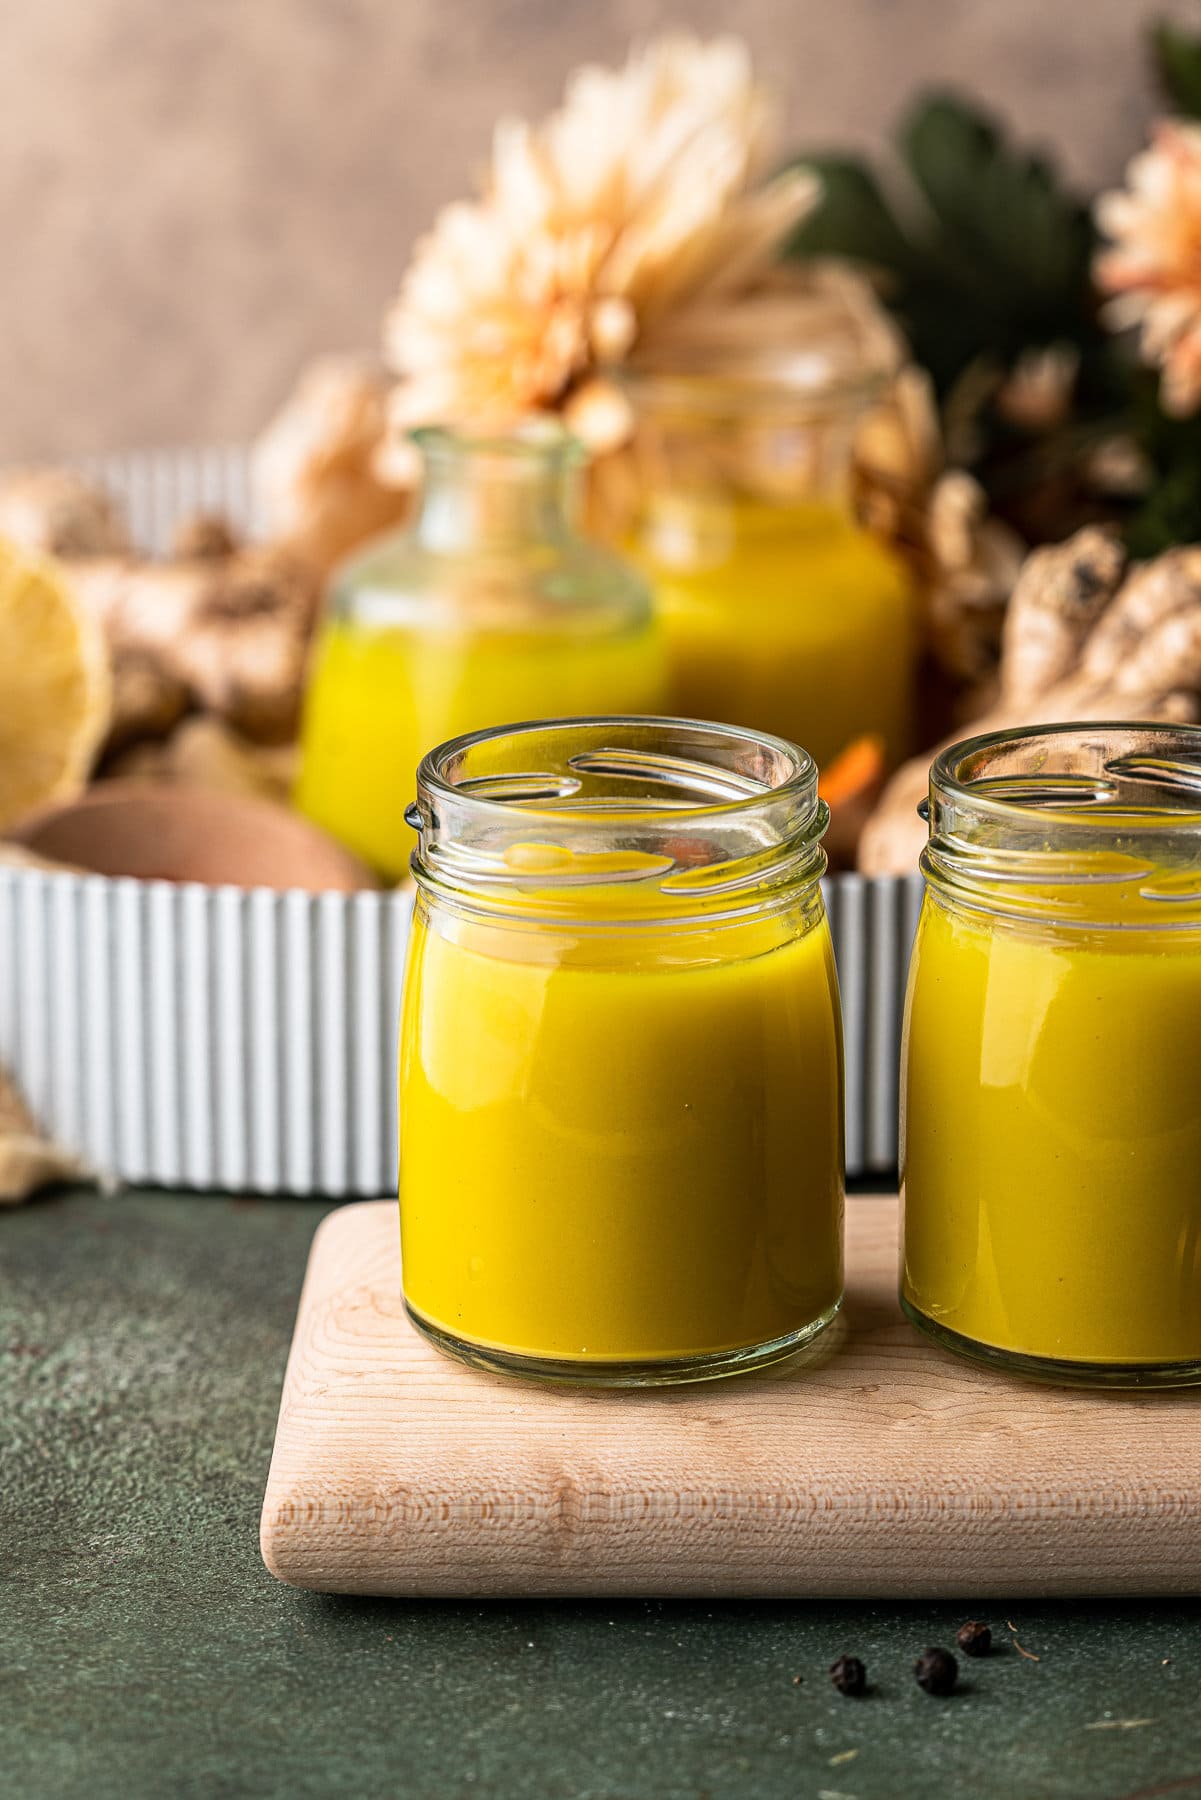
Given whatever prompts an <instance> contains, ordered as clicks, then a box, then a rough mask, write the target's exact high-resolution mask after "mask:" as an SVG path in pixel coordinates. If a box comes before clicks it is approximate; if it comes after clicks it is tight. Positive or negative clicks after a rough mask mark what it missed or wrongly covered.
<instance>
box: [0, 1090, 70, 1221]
mask: <svg viewBox="0 0 1201 1800" xmlns="http://www.w3.org/2000/svg"><path fill="white" fill-rule="evenodd" d="M84 1174H85V1171H84V1169H83V1167H82V1165H81V1164H80V1162H79V1160H78V1158H77V1157H74V1156H71V1155H70V1154H69V1153H68V1152H67V1151H66V1150H60V1149H59V1147H58V1145H57V1144H53V1143H51V1142H50V1140H49V1139H48V1138H46V1137H43V1136H42V1133H41V1132H40V1131H39V1130H38V1127H37V1125H36V1123H35V1122H34V1119H33V1116H32V1114H31V1113H30V1111H29V1108H28V1107H27V1106H26V1105H25V1102H24V1101H23V1100H22V1098H21V1096H20V1094H19V1093H18V1092H17V1090H16V1088H15V1087H14V1086H13V1083H12V1081H11V1080H10V1078H9V1076H8V1075H6V1074H5V1072H4V1070H3V1069H0V1206H15V1205H17V1204H18V1203H19V1202H20V1201H22V1200H28V1198H29V1196H30V1195H31V1194H35V1193H36V1192H37V1191H38V1189H39V1188H44V1187H49V1186H50V1184H51V1183H52V1182H55V1181H78V1180H80V1179H81V1178H83V1177H84Z"/></svg>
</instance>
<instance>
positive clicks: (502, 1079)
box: [400, 902, 843, 1364]
mask: <svg viewBox="0 0 1201 1800" xmlns="http://www.w3.org/2000/svg"><path fill="white" fill-rule="evenodd" d="M400 1110H401V1134H400V1135H401V1148H400V1212H401V1238H402V1244H403V1260H404V1287H405V1296H406V1299H407V1301H408V1303H409V1305H410V1307H412V1308H413V1309H414V1311H415V1312H416V1313H417V1315H418V1316H419V1317H420V1318H421V1319H422V1320H424V1321H425V1322H427V1323H428V1324H431V1325H432V1326H434V1327H435V1328H436V1329H437V1330H439V1331H441V1332H444V1333H448V1334H450V1335H451V1336H452V1337H454V1338H456V1339H459V1340H467V1341H468V1342H469V1343H473V1344H476V1345H481V1346H484V1347H487V1348H490V1349H501V1350H505V1351H508V1352H510V1353H516V1354H520V1355H525V1356H530V1357H539V1358H553V1359H556V1360H561V1361H562V1360H568V1361H572V1362H576V1363H583V1364H587V1363H588V1362H590V1361H610V1362H612V1361H618V1362H627V1361H644V1360H645V1361H653V1360H654V1359H674V1358H681V1357H692V1356H704V1355H707V1354H710V1353H714V1352H721V1351H726V1350H731V1349H736V1348H739V1347H742V1346H752V1345H761V1344H766V1343H770V1342H772V1341H774V1340H778V1339H781V1338H785V1337H788V1336H790V1335H791V1334H793V1333H795V1332H798V1331H801V1330H803V1329H804V1328H806V1327H809V1326H811V1325H813V1324H814V1323H815V1322H816V1321H818V1320H820V1319H821V1318H823V1316H826V1315H828V1314H829V1313H830V1311H831V1309H832V1308H834V1307H835V1306H836V1304H837V1302H838V1300H839V1297H840V1295H841V1292H842V1205H843V1194H842V1188H843V1183H842V1049H841V1037H840V1027H839V1015H838V1001H837V986H836V977H835V973H834V961H833V954H832V950H831V944H830V936H829V931H828V928H827V925H826V922H825V918H824V916H823V915H821V914H818V916H817V917H816V918H814V917H813V916H812V915H810V916H809V917H808V919H806V920H802V918H801V917H800V916H799V914H792V913H790V914H788V915H786V916H784V917H780V916H777V917H775V918H770V919H763V918H759V919H755V920H752V921H750V922H744V923H740V924H735V925H725V926H714V925H709V926H704V927H696V926H693V927H690V928H688V929H687V930H684V929H681V928H679V927H676V926H672V927H670V928H669V927H668V926H666V925H664V926H663V927H662V928H661V929H660V928H659V927H658V926H656V925H655V924H654V923H650V924H645V923H640V924H639V925H637V926H635V927H632V928H631V927H629V926H625V927H624V928H623V929H621V930H613V931H606V930H604V929H603V928H602V929H600V930H597V929H596V928H592V929H590V930H588V931H579V932H578V933H573V931H572V927H571V925H570V923H562V922H559V923H558V924H557V925H556V926H548V925H547V923H546V922H544V921H539V922H538V923H537V925H536V926H534V927H532V928H531V927H530V926H528V925H527V926H524V927H516V928H515V927H513V926H493V925H487V924H482V923H480V922H478V921H467V920H464V919H462V918H458V917H455V916H453V915H450V914H448V913H446V912H444V911H442V910H441V909H438V910H437V911H433V912H428V911H427V910H426V907H425V904H424V902H423V903H422V905H421V906H419V908H418V914H417V920H416V924H415V928H414V936H413V940H412V944H411V947H410V952H409V964H408V972H407V977H406V988H405V1001H404V1007H403V1018H402V1029H401V1074H400Z"/></svg>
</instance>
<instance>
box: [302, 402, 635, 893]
mask: <svg viewBox="0 0 1201 1800" xmlns="http://www.w3.org/2000/svg"><path fill="white" fill-rule="evenodd" d="M415 435H416V441H417V444H418V446H419V448H420V450H421V453H422V457H423V461H424V483H423V489H422V498H421V502H420V506H419V508H418V512H417V516H416V519H415V520H414V522H413V523H412V524H411V525H410V526H408V527H406V528H405V529H403V530H401V531H399V532H396V533H390V534H389V535H388V536H386V537H384V538H380V539H378V540H376V541H375V542H374V543H372V544H370V545H369V546H367V547H366V548H365V549H364V550H363V551H361V552H360V553H359V554H358V555H357V556H355V557H353V558H352V559H351V560H350V561H349V562H347V563H346V564H344V565H343V566H342V568H341V569H340V570H339V571H338V572H337V573H336V574H335V576H334V579H333V581H332V583H331V587H330V592H329V596H328V600H327V606H326V614H325V618H324V621H323V624H322V626H321V627H320V629H319V632H318V637H317V641H316V643H315V646H314V651H313V658H312V663H311V666H310V673H309V682H308V689H307V693H306V697H305V706H304V715H303V720H302V725H301V763H300V775H299V779H298V783H297V788H296V795H295V799H296V804H297V805H298V807H299V808H300V810H301V811H302V812H304V813H306V814H307V815H308V816H309V818H311V819H313V820H315V821H316V822H317V824H319V825H322V826H324V827H325V828H326V830H327V831H329V832H331V833H332V834H333V835H334V836H335V837H337V838H340V839H341V841H342V842H343V843H344V844H346V845H348V846H349V848H350V849H352V850H354V851H355V852H357V854H358V855H359V856H361V857H363V858H364V859H365V860H366V861H367V862H369V863H370V864H372V866H373V867H375V868H376V869H378V870H380V871H381V872H382V873H383V874H384V875H386V876H389V877H392V878H394V879H395V878H398V877H400V876H401V875H403V874H404V873H405V872H406V871H407V868H408V862H409V854H410V851H411V850H412V847H413V844H414V841H415V840H414V837H413V833H412V831H411V830H410V828H409V827H408V826H407V825H406V824H405V822H404V809H405V806H406V805H407V803H408V801H409V800H410V799H411V797H412V792H413V777H414V772H415V770H416V768H417V765H418V763H419V762H420V761H421V758H422V757H423V756H424V755H425V753H426V752H427V751H428V750H431V749H432V748H433V747H434V745H435V744H438V743H441V742H442V741H443V740H444V739H446V738H448V737H453V736H455V735H457V734H458V733H461V732H465V731H473V730H477V729H479V728H481V727H483V726H487V725H496V724H505V723H514V722H516V721H518V720H521V719H530V718H539V717H543V716H545V715H547V714H551V713H554V714H559V713H611V712H628V713H642V712H656V711H659V710H661V706H662V699H663V653H662V644H661V639H660V636H659V634H658V631H657V629H656V627H655V623H654V620H653V616H652V611H651V605H650V596H649V593H648V591H647V588H646V586H645V584H644V582H643V580H642V578H641V577H640V576H639V575H638V574H637V573H636V572H635V571H634V570H633V569H631V568H630V567H628V566H627V564H626V563H624V562H623V561H622V560H621V559H620V558H619V557H618V556H616V555H615V554H613V552H611V551H609V550H607V549H604V548H602V547H600V546H599V545H596V544H593V543H591V542H589V541H588V540H587V539H585V538H584V537H582V536H580V535H578V533H577V532H576V529H575V524H574V492H575V487H576V482H577V478H578V472H579V467H580V464H581V462H582V453H581V451H580V450H579V448H578V446H577V445H576V444H575V443H574V441H573V440H572V439H571V438H569V437H567V436H566V435H565V434H564V433H563V432H562V431H560V430H558V429H557V428H555V427H553V426H547V427H546V428H545V429H543V428H541V427H538V426H531V427H530V428H529V430H528V431H523V432H519V433H514V434H513V435H511V436H506V437H497V438H471V437H469V436H466V435H461V434H456V433H452V432H449V431H444V430H440V429H429V430H423V431H419V432H418V433H416V434H415Z"/></svg>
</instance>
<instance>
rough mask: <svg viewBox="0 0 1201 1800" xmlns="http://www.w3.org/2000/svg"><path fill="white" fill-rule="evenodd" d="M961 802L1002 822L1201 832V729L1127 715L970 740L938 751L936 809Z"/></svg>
mask: <svg viewBox="0 0 1201 1800" xmlns="http://www.w3.org/2000/svg"><path fill="white" fill-rule="evenodd" d="M948 803H959V804H960V805H967V806H970V807H971V808H972V810H973V811H975V812H978V813H979V814H980V815H981V817H987V818H989V819H991V820H993V821H995V822H996V823H997V824H998V825H1003V824H1004V823H1006V822H1009V823H1011V824H1013V825H1014V826H1015V827H1024V826H1025V825H1026V824H1027V823H1028V822H1029V819H1030V817H1031V815H1032V814H1037V815H1039V816H1041V817H1050V818H1054V819H1055V820H1056V821H1057V822H1058V823H1059V824H1061V825H1062V826H1064V827H1065V828H1067V829H1079V830H1080V831H1081V833H1086V832H1091V833H1095V832H1096V831H1097V829H1098V826H1101V827H1103V826H1104V824H1105V822H1106V820H1107V819H1108V820H1110V821H1112V822H1115V823H1117V822H1119V821H1120V823H1121V825H1122V828H1123V829H1124V830H1125V829H1137V828H1139V827H1143V828H1145V829H1148V830H1153V829H1162V827H1163V823H1164V821H1165V819H1168V820H1170V822H1171V824H1172V827H1173V829H1174V830H1191V831H1196V832H1198V833H1201V727H1197V726H1193V725H1176V724H1160V723H1152V722H1148V723H1146V724H1143V723H1139V722H1137V721H1131V720H1100V721H1098V722H1097V723H1095V724H1094V723H1092V722H1089V723H1085V724H1080V723H1067V724H1056V725H1042V726H1039V727H1038V728H1037V729H1035V730H1029V729H1024V728H1019V729H1017V730H1010V731H993V732H986V733H983V734H982V735H981V736H979V737H973V738H965V739H963V740H962V741H961V742H960V743H957V744H952V745H950V746H949V747H948V748H947V749H946V750H944V751H942V753H941V754H940V755H939V756H937V757H936V758H935V760H934V763H933V765H932V767H931V770H930V806H931V808H932V809H933V808H935V807H936V806H937V805H940V804H941V805H943V806H945V805H947V804H948Z"/></svg>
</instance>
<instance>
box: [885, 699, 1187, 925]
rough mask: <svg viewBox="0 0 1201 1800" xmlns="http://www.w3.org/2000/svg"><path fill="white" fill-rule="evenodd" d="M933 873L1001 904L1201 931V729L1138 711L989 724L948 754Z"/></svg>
mask: <svg viewBox="0 0 1201 1800" xmlns="http://www.w3.org/2000/svg"><path fill="white" fill-rule="evenodd" d="M920 810H921V811H922V814H923V817H925V818H926V819H927V820H928V822H929V826H930V838H929V842H928V844H927V846H926V850H925V852H924V854H923V857H922V869H923V872H924V873H925V875H926V877H927V880H928V881H929V882H930V884H931V885H932V886H933V887H934V888H936V889H943V890H945V891H946V892H947V893H948V894H950V895H953V896H954V897H956V898H957V899H959V900H961V901H963V902H965V903H967V904H970V905H973V906H976V907H978V908H979V909H981V910H983V911H987V912H992V913H997V914H1006V915H1008V916H1013V917H1017V916H1021V917H1025V918H1047V919H1052V920H1064V921H1068V922H1075V923H1079V924H1081V925H1087V926H1097V927H1109V926H1112V927H1138V928H1145V927H1149V926H1150V927H1156V928H1162V927H1165V926H1170V925H1184V926H1188V927H1189V928H1190V929H1192V930H1196V929H1197V928H1198V927H1199V926H1201V728H1198V727H1196V726H1191V725H1177V724H1171V723H1152V722H1147V723H1141V722H1137V721H1130V720H1115V721H1108V720H1104V721H1096V722H1094V721H1091V720H1090V721H1086V722H1069V723H1064V724H1054V725H1044V726H1040V727H1038V728H1036V729H1032V730H1030V729H1019V730H1011V731H998V732H989V733H987V734H984V735H981V736H979V737H975V738H968V739H965V740H964V741H962V742H961V743H958V744H952V745H951V746H950V747H949V748H948V749H946V750H944V751H943V752H942V753H941V754H940V755H939V756H938V757H936V759H935V761H934V764H933V766H932V768H931V771H930V794H929V799H928V801H925V802H923V805H922V808H921V809H920Z"/></svg>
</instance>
